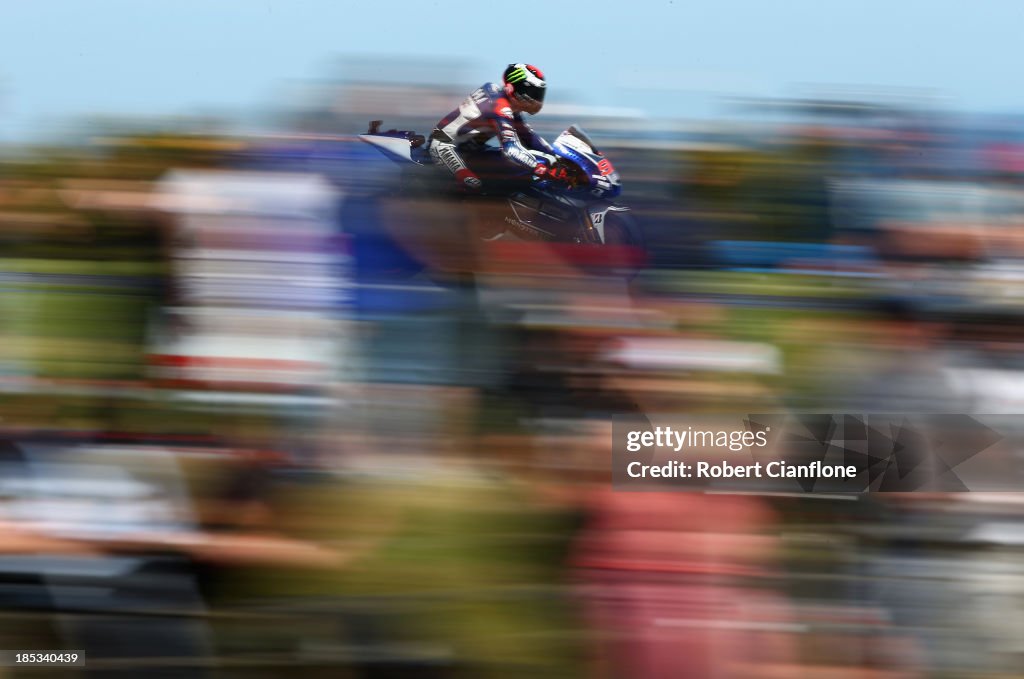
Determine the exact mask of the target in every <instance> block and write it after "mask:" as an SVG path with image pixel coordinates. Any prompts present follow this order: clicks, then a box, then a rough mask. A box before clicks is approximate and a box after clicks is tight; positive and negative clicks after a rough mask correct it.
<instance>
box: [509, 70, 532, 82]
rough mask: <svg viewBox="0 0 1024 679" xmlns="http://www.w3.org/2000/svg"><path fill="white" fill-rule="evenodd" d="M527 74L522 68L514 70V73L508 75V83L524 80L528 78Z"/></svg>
mask: <svg viewBox="0 0 1024 679" xmlns="http://www.w3.org/2000/svg"><path fill="white" fill-rule="evenodd" d="M529 75H530V74H529V73H527V72H526V69H525V68H523V67H522V66H520V67H518V68H516V69H515V70H514V71H512V72H511V73H509V74H508V81H509V82H510V83H517V82H522V81H523V80H526V79H527V78H528V77H529Z"/></svg>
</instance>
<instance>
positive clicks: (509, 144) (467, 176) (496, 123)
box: [427, 83, 561, 192]
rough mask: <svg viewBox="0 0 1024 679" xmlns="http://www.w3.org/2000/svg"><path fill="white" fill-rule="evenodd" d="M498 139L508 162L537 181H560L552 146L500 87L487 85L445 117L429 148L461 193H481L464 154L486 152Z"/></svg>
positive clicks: (432, 136)
mask: <svg viewBox="0 0 1024 679" xmlns="http://www.w3.org/2000/svg"><path fill="white" fill-rule="evenodd" d="M495 136H498V138H499V141H500V142H501V150H502V153H503V154H504V156H505V158H506V159H508V160H509V161H511V162H512V163H515V164H517V165H521V166H522V167H524V168H527V169H529V170H532V171H533V173H534V176H535V177H536V178H538V179H541V178H550V179H555V180H558V179H560V178H561V177H560V176H559V169H558V168H557V165H556V162H555V161H556V158H555V156H554V155H553V154H552V148H551V145H550V144H548V142H547V141H545V140H544V139H543V138H541V137H540V135H538V134H537V133H536V132H534V131H533V129H532V128H531V127H530V126H529V125H528V124H527V123H526V121H525V120H523V114H522V113H520V112H517V111H514V110H513V107H512V106H511V104H510V103H509V100H508V98H507V97H506V96H505V91H504V89H503V88H502V87H501V86H500V85H496V84H494V83H487V84H485V85H484V86H483V87H480V88H479V89H477V90H475V91H474V92H473V93H472V94H470V95H469V96H468V97H466V99H465V101H463V102H462V103H461V104H459V107H458V108H457V109H455V110H454V111H452V112H451V113H449V114H448V115H446V116H445V117H444V118H442V119H441V121H440V122H439V123H438V124H437V127H436V128H435V129H434V131H433V133H431V135H430V144H429V146H428V147H427V148H428V150H429V152H430V155H431V157H432V158H433V159H434V162H435V163H437V164H439V165H442V166H443V167H445V168H447V169H448V171H449V172H451V173H452V174H453V175H454V176H455V181H456V183H457V185H458V188H459V189H460V190H462V191H468V192H475V191H478V190H480V188H481V187H482V186H483V182H482V181H481V180H480V177H478V176H477V174H476V173H475V172H473V170H472V169H471V168H470V167H469V165H467V164H466V161H465V159H464V158H463V155H462V153H461V152H462V151H465V150H471V149H473V148H474V147H476V148H477V149H481V148H483V146H484V145H485V144H486V143H487V141H488V140H489V139H492V138H493V137H495Z"/></svg>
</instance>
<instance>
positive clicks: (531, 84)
mask: <svg viewBox="0 0 1024 679" xmlns="http://www.w3.org/2000/svg"><path fill="white" fill-rule="evenodd" d="M502 80H503V81H504V83H505V94H506V96H508V98H509V100H511V101H513V102H514V103H515V104H516V107H517V108H520V109H522V110H523V111H525V112H527V113H529V114H530V115H535V114H537V113H540V109H541V108H542V107H543V106H544V92H545V91H546V90H547V82H546V81H545V80H544V74H543V73H541V70H540V69H539V68H537V67H536V66H531V65H530V64H509V65H508V68H506V69H505V74H504V75H503V76H502Z"/></svg>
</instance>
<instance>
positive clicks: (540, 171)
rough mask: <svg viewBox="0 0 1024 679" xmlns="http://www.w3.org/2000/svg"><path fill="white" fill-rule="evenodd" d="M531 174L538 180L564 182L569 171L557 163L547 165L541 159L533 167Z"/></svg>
mask: <svg viewBox="0 0 1024 679" xmlns="http://www.w3.org/2000/svg"><path fill="white" fill-rule="evenodd" d="M533 176H534V178H535V179H538V180H550V181H556V182H566V181H568V179H569V172H568V170H566V169H565V168H564V167H563V166H561V165H559V164H557V163H554V164H551V165H549V164H548V163H546V162H543V161H541V162H539V163H537V166H536V167H534V168H533Z"/></svg>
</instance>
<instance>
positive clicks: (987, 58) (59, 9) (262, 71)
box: [0, 0, 1024, 140]
mask: <svg viewBox="0 0 1024 679" xmlns="http://www.w3.org/2000/svg"><path fill="white" fill-rule="evenodd" d="M0 16H2V23H0V138H3V139H6V140H18V139H22V138H25V137H26V136H31V135H38V134H40V133H41V131H42V130H45V129H48V128H49V126H51V125H53V124H55V123H56V122H59V121H64V120H70V119H73V118H75V117H76V116H81V115H83V114H93V113H113V114H128V115H134V114H175V113H189V112H196V111H207V112H211V111H240V112H246V113H252V112H254V111H262V110H267V109H269V108H271V107H273V106H275V105H276V104H277V103H278V102H281V101H282V99H283V98H286V97H287V96H288V93H289V92H290V91H292V90H291V89H290V86H291V85H292V84H294V83H296V82H300V81H308V80H311V79H316V78H322V77H325V76H327V75H329V74H330V72H331V67H332V64H333V63H335V59H336V58H337V57H338V56H339V55H365V56H366V58H367V59H368V60H370V61H371V62H372V59H373V58H374V57H375V56H376V57H381V56H394V57H405V56H408V57H414V58H423V57H436V58H442V57H444V58H454V59H458V60H461V61H463V62H464V63H465V64H466V67H465V71H466V73H467V78H468V79H469V80H470V81H473V82H475V81H480V82H482V81H484V80H490V79H494V78H495V77H497V75H498V74H500V72H501V69H502V68H503V67H504V65H505V64H507V63H509V62H511V61H523V60H525V61H529V62H531V63H535V64H537V65H539V66H540V67H541V68H543V69H544V70H545V72H546V73H547V75H548V77H549V79H550V81H551V87H552V90H551V93H550V95H549V96H550V97H551V101H557V100H558V99H559V98H560V97H564V98H569V97H570V96H572V97H574V98H583V99H585V100H587V101H588V102H589V103H601V104H603V105H607V106H623V107H630V108H642V109H648V110H650V111H651V112H652V113H655V114H673V115H678V116H679V117H688V116H690V115H706V114H707V113H708V112H709V111H712V110H714V109H713V102H714V101H715V96H716V95H720V94H745V95H785V94H791V93H793V92H795V91H799V90H798V88H799V86H801V85H803V84H808V83H825V84H831V85H840V86H847V85H876V86H881V87H913V88H924V89H927V90H930V91H935V92H937V93H941V94H942V95H944V96H945V97H948V105H949V106H951V107H954V108H958V109H968V110H1001V111H1024V88H1022V82H1021V81H1022V70H1024V69H1022V63H1024V60H1022V59H1021V57H1020V53H1021V47H1020V30H1021V27H1022V26H1024V2H1019V1H1018V0H976V1H975V2H968V1H967V0H961V1H959V2H945V1H940V0H931V1H918V0H860V1H857V2H832V1H829V0H780V1H778V2H763V1H760V0H747V1H742V2H741V1H738V0H714V1H712V0H707V1H703V2H686V1H684V0H658V1H648V0H637V1H636V2H624V1H622V0H614V1H611V0H608V1H606V0H597V1H592V2H587V3H575V2H574V3H568V2H558V1H557V0H546V1H544V2H535V1H534V0H514V2H508V3H504V4H502V5H498V6H495V8H494V9H488V8H487V7H485V6H484V3H463V4H455V3H451V2H447V3H445V2H403V1H402V0H392V1H391V2H378V3H375V2H370V1H367V2H352V1H339V0H281V1H278V0H274V1H260V0H166V1H157V0H89V1H80V0H66V1H62V2H61V1H56V0H31V1H28V0H26V1H21V2H19V1H17V0H7V2H6V6H5V7H4V10H3V12H2V14H0ZM637 89H645V90H647V91H648V94H647V95H645V96H638V95H637V94H636V90H637Z"/></svg>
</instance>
